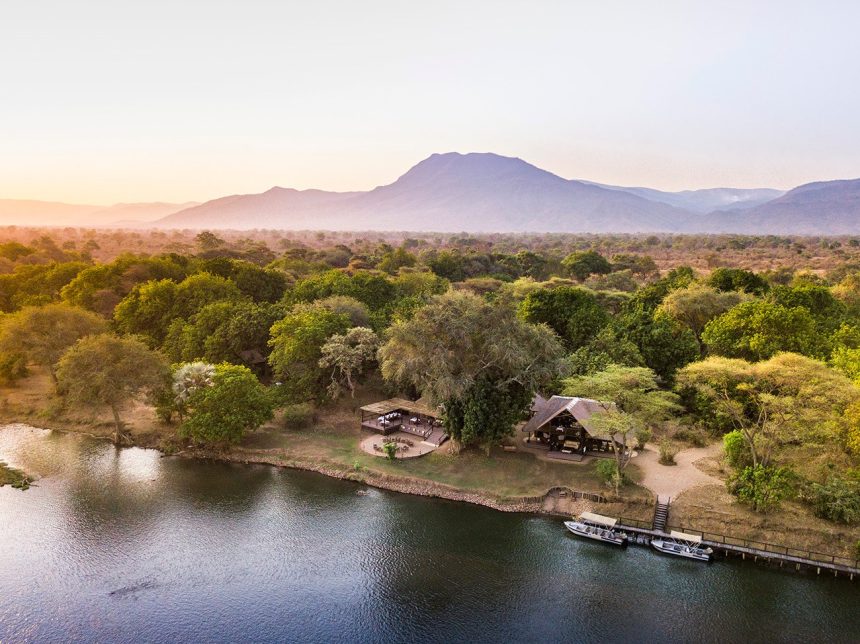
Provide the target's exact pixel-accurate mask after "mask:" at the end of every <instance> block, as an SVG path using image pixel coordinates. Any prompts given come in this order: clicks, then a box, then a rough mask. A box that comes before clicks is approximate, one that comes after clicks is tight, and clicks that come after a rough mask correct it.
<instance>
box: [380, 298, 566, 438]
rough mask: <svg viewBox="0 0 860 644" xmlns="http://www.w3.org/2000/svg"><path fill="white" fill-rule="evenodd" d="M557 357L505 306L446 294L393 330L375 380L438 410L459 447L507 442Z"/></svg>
mask: <svg viewBox="0 0 860 644" xmlns="http://www.w3.org/2000/svg"><path fill="white" fill-rule="evenodd" d="M562 355H563V349H562V347H561V344H560V343H559V341H558V339H557V338H556V336H555V334H553V333H552V331H550V329H548V328H547V327H544V326H535V325H531V324H529V323H527V322H524V321H522V320H520V319H519V318H518V317H517V316H516V312H515V310H514V308H513V306H512V305H511V304H510V303H509V302H507V301H504V300H500V301H496V302H493V303H489V302H487V301H486V300H484V299H483V298H480V297H478V296H476V295H473V294H471V293H465V292H453V291H452V292H449V293H446V294H444V295H438V296H436V297H434V298H433V299H432V300H431V301H430V303H429V304H428V305H427V306H425V307H423V308H420V309H418V310H417V311H416V312H415V314H414V316H413V317H412V318H411V319H410V320H408V321H402V322H396V323H394V324H393V325H392V327H391V328H390V329H389V335H388V341H387V342H386V343H385V344H384V345H383V347H382V348H381V349H380V351H379V359H380V367H381V370H382V375H383V377H384V378H385V379H386V380H388V381H389V382H392V383H394V384H396V385H399V386H403V387H414V388H415V389H417V390H418V391H420V392H421V393H422V394H423V395H424V396H426V397H427V398H428V399H429V400H430V402H431V403H432V404H434V405H438V404H441V405H443V406H444V410H445V425H446V427H447V429H448V432H449V433H450V434H451V436H452V437H454V438H455V439H456V440H458V441H460V442H461V444H465V445H469V444H476V443H490V442H492V441H495V440H497V439H499V438H500V437H501V436H504V435H506V434H509V433H510V432H511V431H512V430H513V427H514V425H515V423H516V422H517V421H518V420H520V419H521V418H522V417H523V415H524V414H525V412H526V410H527V409H528V405H529V403H530V402H531V399H532V396H533V394H534V392H535V391H536V390H538V389H539V388H542V387H544V386H546V385H547V384H549V382H550V381H551V380H552V379H553V378H555V377H556V376H557V375H558V374H559V373H560V371H561V368H562V362H561V359H562Z"/></svg>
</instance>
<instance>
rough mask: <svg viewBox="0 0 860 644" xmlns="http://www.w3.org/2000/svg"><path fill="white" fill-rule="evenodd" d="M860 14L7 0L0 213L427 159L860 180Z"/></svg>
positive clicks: (599, 3) (717, 2) (589, 174)
mask: <svg viewBox="0 0 860 644" xmlns="http://www.w3.org/2000/svg"><path fill="white" fill-rule="evenodd" d="M858 25H860V3H858V2H855V1H853V0H843V1H841V2H833V1H829V2H828V1H821V0H818V1H815V2H812V1H810V2H791V0H783V1H777V0H774V1H772V2H755V1H754V0H747V1H743V2H726V1H723V0H709V1H706V2H693V1H688V2H669V1H666V0H660V1H659V2H642V1H641V0H630V1H628V2H611V1H606V0H589V1H577V0H568V1H564V2H562V1H559V2H550V1H539V0H531V1H524V2H512V1H506V0H495V1H489V2H477V1H474V2H470V1H468V0H459V1H457V2H440V1H438V0H432V1H427V2H423V3H417V2H404V1H403V0H400V1H391V2H382V1H378V2H370V1H368V2H357V1H354V0H353V1H346V0H345V1H342V2H331V1H329V2H326V1H321V0H313V1H310V0H307V1H303V2H290V1H286V0H280V1H262V0H243V1H235V2H234V1H219V0H170V1H163V0H147V1H145V2H144V1H140V0H136V1H134V2H130V1H123V0H105V1H89V0H76V1H72V0H55V1H47V0H19V1H16V2H13V1H8V2H4V3H3V5H2V8H0V197H5V198H38V199H46V200H62V201H70V202H80V203H96V204H100V203H111V202H115V201H144V200H166V201H183V200H192V199H193V200H203V199H208V198H212V197H216V196H221V195H224V194H231V193H241V192H259V191H262V190H265V189H267V188H269V187H271V186H272V185H281V186H288V187H296V188H308V187H318V188H325V189H337V190H349V189H367V188H371V187H373V186H375V185H379V184H384V183H389V182H391V181H392V180H394V179H395V178H396V177H397V176H398V175H400V174H402V173H403V172H405V171H406V170H407V168H408V167H409V166H411V165H413V164H414V163H416V162H417V161H419V160H420V159H422V158H424V157H426V156H428V155H429V154H431V153H433V152H445V151H452V150H455V151H460V152H468V151H492V152H498V153H500V154H505V155H511V156H519V157H522V158H523V159H525V160H527V161H529V162H531V163H534V164H535V165H538V166H541V167H543V168H546V169H548V170H550V171H552V172H555V173H557V174H560V175H561V176H564V177H567V178H583V179H590V180H595V181H602V182H606V183H615V184H623V185H648V186H652V187H658V188H663V189H672V190H675V189H683V188H698V187H713V186H719V185H732V186H740V187H757V186H773V187H791V186H794V185H797V184H800V183H804V182H807V181H811V180H818V179H831V178H853V177H858V176H860V82H858V79H860V37H858V33H857V29H858Z"/></svg>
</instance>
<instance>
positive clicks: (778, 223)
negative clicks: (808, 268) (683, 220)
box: [693, 179, 860, 235]
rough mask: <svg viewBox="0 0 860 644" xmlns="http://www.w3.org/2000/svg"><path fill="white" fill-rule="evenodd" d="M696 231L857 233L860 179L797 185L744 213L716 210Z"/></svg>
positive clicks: (763, 233) (778, 233) (811, 233)
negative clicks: (776, 197)
mask: <svg viewBox="0 0 860 644" xmlns="http://www.w3.org/2000/svg"><path fill="white" fill-rule="evenodd" d="M706 221H707V225H705V222H704V221H699V222H698V224H697V225H694V227H693V229H694V230H700V231H701V230H702V229H706V230H707V231H709V232H733V233H746V234H752V235H765V234H768V235H856V234H858V233H860V179H848V180H841V181H818V182H815V183H807V184H805V185H802V186H798V187H797V188H794V189H793V190H789V191H788V192H786V193H785V194H784V195H783V196H781V197H779V198H778V199H774V200H773V201H768V202H767V203H764V204H761V205H759V206H756V207H754V208H750V209H749V210H745V211H743V212H714V213H712V214H711V215H709V216H708V217H707V219H706Z"/></svg>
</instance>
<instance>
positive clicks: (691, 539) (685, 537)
mask: <svg viewBox="0 0 860 644" xmlns="http://www.w3.org/2000/svg"><path fill="white" fill-rule="evenodd" d="M669 536H670V537H672V538H673V539H678V540H679V541H687V542H688V543H702V537H700V536H699V535H697V534H687V533H686V532H678V531H677V530H672V532H670V533H669Z"/></svg>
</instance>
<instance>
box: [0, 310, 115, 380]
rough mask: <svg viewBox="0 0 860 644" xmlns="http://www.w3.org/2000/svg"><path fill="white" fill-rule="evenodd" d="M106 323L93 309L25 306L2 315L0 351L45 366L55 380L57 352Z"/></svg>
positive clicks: (59, 354) (61, 353)
mask: <svg viewBox="0 0 860 644" xmlns="http://www.w3.org/2000/svg"><path fill="white" fill-rule="evenodd" d="M106 326H107V324H106V322H105V321H104V319H102V318H100V317H99V316H98V315H96V314H95V313H90V312H89V311H85V310H83V309H79V308H77V307H73V306H68V305H67V304H46V305H45V306H38V307H36V306H28V307H24V308H23V309H21V310H20V311H17V312H15V313H12V314H10V315H6V316H4V317H3V319H2V322H0V352H3V353H7V354H14V355H23V356H25V358H26V359H27V360H29V361H30V362H34V363H36V364H39V365H42V366H44V367H47V368H48V370H49V371H50V373H51V377H52V378H53V379H54V382H56V380H57V378H56V368H55V365H56V364H57V361H58V360H59V359H60V356H62V355H63V353H64V352H65V351H66V350H67V349H68V348H69V347H70V346H72V345H73V344H74V343H75V342H77V341H78V340H80V339H81V338H83V337H86V336H89V335H96V334H98V333H103V332H104V331H105V328H106Z"/></svg>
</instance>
